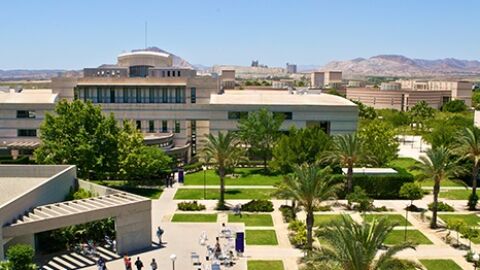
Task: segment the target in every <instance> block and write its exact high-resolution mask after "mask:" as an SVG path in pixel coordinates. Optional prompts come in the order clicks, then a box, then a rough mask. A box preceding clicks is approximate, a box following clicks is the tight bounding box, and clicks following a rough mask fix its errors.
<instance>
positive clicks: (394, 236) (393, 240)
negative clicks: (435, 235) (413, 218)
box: [384, 230, 433, 245]
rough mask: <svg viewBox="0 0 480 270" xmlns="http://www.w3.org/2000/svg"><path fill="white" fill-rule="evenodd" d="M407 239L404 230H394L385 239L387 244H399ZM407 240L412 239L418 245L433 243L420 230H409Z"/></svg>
mask: <svg viewBox="0 0 480 270" xmlns="http://www.w3.org/2000/svg"><path fill="white" fill-rule="evenodd" d="M404 239H405V231H404V230H393V231H391V232H390V233H389V234H388V235H387V238H386V239H385V242H384V244H385V245H397V244H401V243H403V240H404ZM407 241H410V242H412V243H414V244H418V245H429V244H433V243H432V242H431V241H430V240H429V239H428V238H427V237H426V236H425V235H424V234H423V233H421V232H420V231H418V230H407Z"/></svg>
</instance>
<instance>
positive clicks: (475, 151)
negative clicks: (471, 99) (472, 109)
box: [458, 127, 480, 210]
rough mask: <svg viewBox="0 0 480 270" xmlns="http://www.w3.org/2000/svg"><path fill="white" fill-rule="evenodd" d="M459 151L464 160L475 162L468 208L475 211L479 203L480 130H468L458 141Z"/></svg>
mask: <svg viewBox="0 0 480 270" xmlns="http://www.w3.org/2000/svg"><path fill="white" fill-rule="evenodd" d="M458 150H459V153H460V154H461V155H463V157H464V158H466V159H470V160H471V161H472V162H473V168H472V195H470V198H469V202H468V207H469V209H470V210H475V208H476V206H477V205H476V203H477V198H478V197H477V177H478V170H479V168H480V129H478V128H476V127H473V128H466V129H464V130H463V132H462V133H461V136H460V138H459V139H458Z"/></svg>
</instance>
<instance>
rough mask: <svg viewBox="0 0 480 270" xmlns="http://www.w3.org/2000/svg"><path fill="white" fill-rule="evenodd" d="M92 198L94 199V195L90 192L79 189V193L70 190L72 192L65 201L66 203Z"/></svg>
mask: <svg viewBox="0 0 480 270" xmlns="http://www.w3.org/2000/svg"><path fill="white" fill-rule="evenodd" d="M91 197H93V193H92V192H90V191H89V190H86V189H83V188H79V189H78V190H77V191H74V190H73V189H70V192H69V193H68V195H67V196H66V197H65V200H66V201H72V200H81V199H87V198H91Z"/></svg>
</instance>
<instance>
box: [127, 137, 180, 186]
mask: <svg viewBox="0 0 480 270" xmlns="http://www.w3.org/2000/svg"><path fill="white" fill-rule="evenodd" d="M171 164H172V158H171V157H169V156H168V155H167V154H165V152H164V151H163V150H162V149H161V148H157V147H151V146H145V145H144V146H141V147H139V148H137V149H135V151H132V152H130V153H128V155H127V156H126V158H125V159H124V160H122V161H121V162H120V167H121V169H120V173H121V175H123V176H124V177H125V179H129V180H134V181H138V182H141V183H145V184H155V183H152V181H153V180H155V179H159V178H160V176H161V175H162V174H164V173H165V172H168V171H169V170H170V167H171V166H170V165H171Z"/></svg>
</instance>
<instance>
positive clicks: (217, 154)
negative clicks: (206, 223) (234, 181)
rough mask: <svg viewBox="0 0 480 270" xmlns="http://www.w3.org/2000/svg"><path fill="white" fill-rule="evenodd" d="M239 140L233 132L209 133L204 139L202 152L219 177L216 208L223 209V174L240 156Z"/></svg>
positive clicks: (232, 166)
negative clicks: (218, 197) (215, 134)
mask: <svg viewBox="0 0 480 270" xmlns="http://www.w3.org/2000/svg"><path fill="white" fill-rule="evenodd" d="M238 144H239V141H238V140H237V139H236V137H235V136H234V134H233V133H231V132H227V133H222V132H219V133H218V135H217V136H214V135H212V134H209V135H208V137H207V140H206V144H205V147H204V149H203V154H204V156H205V157H208V158H209V161H210V162H211V164H212V165H213V166H214V167H215V168H216V171H217V173H218V176H219V177H220V199H219V201H218V205H217V208H218V209H225V208H226V206H225V175H226V173H227V170H228V169H232V168H234V166H235V165H236V164H237V162H238V160H239V158H240V157H241V155H242V153H241V149H240V148H239V147H238Z"/></svg>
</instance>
